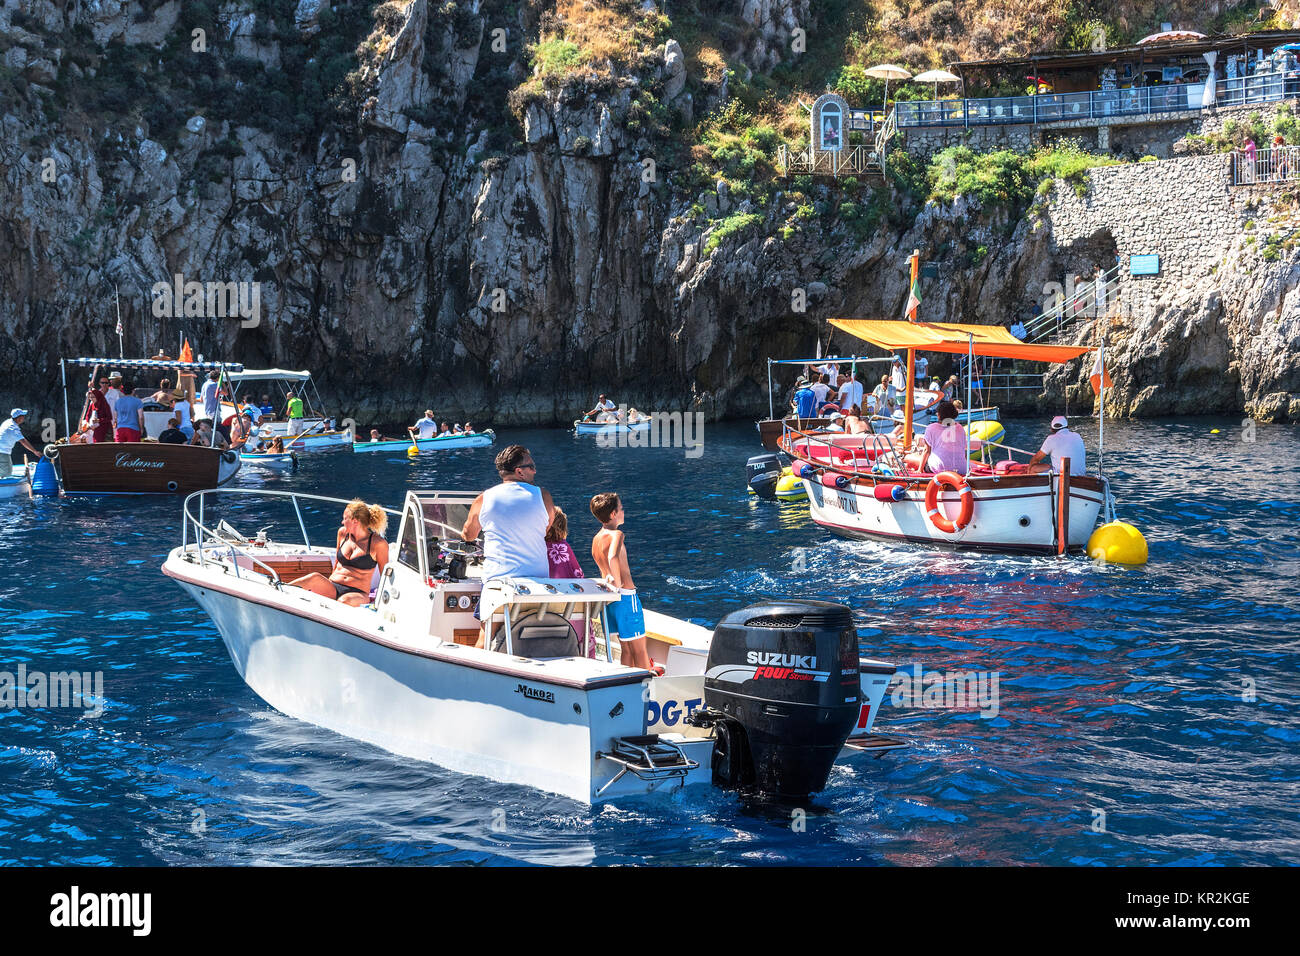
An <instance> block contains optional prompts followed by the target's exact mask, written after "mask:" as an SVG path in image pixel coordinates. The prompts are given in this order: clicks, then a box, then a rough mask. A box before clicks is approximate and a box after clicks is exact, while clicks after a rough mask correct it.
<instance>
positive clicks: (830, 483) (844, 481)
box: [821, 473, 849, 488]
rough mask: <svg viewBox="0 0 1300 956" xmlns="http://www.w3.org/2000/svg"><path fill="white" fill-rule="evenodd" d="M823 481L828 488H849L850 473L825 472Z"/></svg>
mask: <svg viewBox="0 0 1300 956" xmlns="http://www.w3.org/2000/svg"><path fill="white" fill-rule="evenodd" d="M821 482H822V484H823V485H825V486H826V487H827V488H847V487H848V486H849V477H848V475H834V474H829V473H828V474H825V475H822V477H821Z"/></svg>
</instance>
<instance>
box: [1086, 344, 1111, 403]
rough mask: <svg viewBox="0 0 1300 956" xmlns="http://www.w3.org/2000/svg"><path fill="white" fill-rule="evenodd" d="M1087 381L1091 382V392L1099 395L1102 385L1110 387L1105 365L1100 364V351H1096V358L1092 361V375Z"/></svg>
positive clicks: (1108, 374)
mask: <svg viewBox="0 0 1300 956" xmlns="http://www.w3.org/2000/svg"><path fill="white" fill-rule="evenodd" d="M1088 381H1090V382H1092V394H1094V395H1100V394H1101V389H1102V386H1103V385H1104V386H1105V387H1106V388H1110V387H1111V381H1110V373H1109V372H1107V371H1106V366H1105V365H1103V364H1102V361H1101V352H1098V353H1097V358H1096V359H1095V360H1094V361H1093V363H1092V375H1091V376H1089V378H1088Z"/></svg>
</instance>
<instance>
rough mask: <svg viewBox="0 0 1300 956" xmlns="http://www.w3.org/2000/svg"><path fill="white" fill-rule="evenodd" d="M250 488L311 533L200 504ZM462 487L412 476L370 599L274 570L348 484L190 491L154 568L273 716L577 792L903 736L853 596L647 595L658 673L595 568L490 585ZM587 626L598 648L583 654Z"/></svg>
mask: <svg viewBox="0 0 1300 956" xmlns="http://www.w3.org/2000/svg"><path fill="white" fill-rule="evenodd" d="M249 495H261V496H267V497H268V499H270V498H275V499H278V502H279V504H280V506H281V507H284V506H285V505H286V504H287V505H291V510H289V515H290V516H291V517H290V522H291V523H292V525H296V527H297V528H299V529H300V530H301V531H302V534H303V538H304V540H303V541H302V542H300V543H295V544H284V543H281V542H279V541H274V540H272V539H271V537H270V536H269V535H268V534H267V533H266V531H267V530H269V529H263V532H261V533H259V534H258V536H257V538H256V539H254V540H249V539H248V538H246V537H244V536H242V535H240V534H238V533H237V532H235V531H234V530H233V528H231V526H229V525H228V524H226V523H225V522H224V521H222V522H220V523H219V524H217V530H215V531H214V530H212V529H211V528H209V527H208V524H206V523H205V522H207V523H215V522H216V521H217V518H216V517H215V516H214V515H215V512H216V510H217V509H218V507H219V506H220V505H221V504H222V503H223V500H224V499H229V498H232V497H234V498H237V500H235V501H234V502H233V503H232V504H233V506H234V507H233V511H232V514H238V515H240V516H242V517H243V518H244V520H247V518H248V516H249V514H250V510H249V507H248V500H247V497H246V496H249ZM474 497H475V494H474V493H473V492H448V491H427V492H410V493H408V494H407V497H406V501H405V504H404V507H403V510H402V512H401V524H400V528H399V531H398V536H397V540H396V542H395V544H394V545H393V547H392V548H391V560H390V562H389V563H388V564H387V566H385V567H384V568H383V570H382V573H380V569H378V568H376V575H375V578H374V579H373V580H372V588H373V590H372V594H371V603H370V604H368V605H366V606H363V607H351V606H348V605H344V604H341V603H339V602H337V601H334V600H331V599H328V598H324V597H320V596H318V595H316V594H314V593H312V592H309V591H306V590H304V589H301V588H297V587H293V586H292V585H289V584H287V583H286V582H287V581H289V580H292V579H293V578H295V577H298V576H299V575H302V574H305V573H307V572H309V571H313V570H315V571H320V572H321V573H323V574H329V572H330V570H331V566H332V561H333V555H334V539H333V536H331V537H330V539H329V541H328V542H326V543H325V545H319V544H318V545H312V544H311V543H310V541H309V540H307V534H308V532H307V526H306V524H305V523H304V520H303V514H304V511H307V512H309V513H315V514H320V513H321V511H320V508H321V506H322V505H324V506H326V507H327V508H328V509H329V511H330V512H332V511H333V509H334V507H335V506H337V507H339V508H341V507H342V506H343V505H345V504H346V502H344V501H343V500H342V499H333V498H320V497H318V496H310V495H293V494H289V493H286V492H279V493H276V492H266V491H253V490H238V491H236V490H231V491H226V490H222V491H220V492H205V493H201V494H197V495H193V496H191V497H190V498H189V499H187V500H186V503H185V507H184V528H185V530H184V538H183V542H182V544H181V546H180V547H178V548H175V549H174V550H173V551H172V552H171V553H170V554H169V555H168V557H167V560H166V562H165V563H164V565H163V569H162V570H163V573H164V574H166V575H167V576H168V577H170V578H172V579H173V580H175V581H176V582H177V583H178V584H179V585H180V586H181V587H182V588H184V589H185V591H186V592H188V593H189V594H190V595H191V596H192V597H193V598H194V600H195V601H196V602H197V603H198V604H199V605H200V606H202V607H203V608H204V610H205V611H207V613H208V614H209V615H210V616H211V617H212V619H213V621H214V623H215V624H216V627H217V629H218V630H219V631H220V633H221V636H222V639H223V640H224V641H225V643H226V646H227V649H228V650H229V652H230V656H231V659H232V660H233V662H234V664H235V667H236V668H237V669H238V671H239V673H240V675H241V676H242V677H243V678H244V680H245V681H246V682H247V683H248V685H249V687H251V688H252V689H253V691H255V692H256V693H257V694H258V695H259V696H260V697H262V698H263V699H264V700H265V701H266V702H267V703H269V704H270V705H271V706H273V707H275V708H276V709H278V710H280V711H282V712H284V713H285V714H288V715H290V716H292V717H295V718H298V719H301V720H305V721H308V722H310V723H313V724H316V725H319V726H321V727H325V728H328V729H330V730H333V731H335V732H338V733H340V734H344V735H347V736H350V737H354V738H357V739H359V740H364V741H367V742H369V743H372V744H375V745H376V746H379V747H382V748H384V749H386V750H389V751H391V752H392V753H395V754H398V755H401V756H404V757H409V758H413V759H418V760H426V761H430V762H433V763H436V764H439V765H441V766H444V767H447V768H449V769H452V770H455V771H459V772H462V773H468V774H477V775H480V776H483V777H488V778H490V779H493V780H498V781H502V782H507V783H514V784H523V785H527V786H531V787H536V788H538V789H541V790H546V791H550V792H554V793H559V794H563V795H566V796H569V797H572V798H573V799H575V800H579V801H583V802H587V803H594V802H599V801H603V800H608V799H611V798H614V797H623V796H628V795H632V794H643V793H647V792H651V791H657V790H661V789H670V788H675V787H678V786H685V785H688V784H699V783H707V782H710V781H712V782H713V783H715V784H717V785H720V786H724V787H734V788H741V789H754V790H757V791H759V792H760V793H765V794H776V795H780V796H795V795H806V794H807V793H809V792H814V791H816V790H819V789H821V788H822V787H823V786H824V785H825V781H826V778H827V775H828V774H829V772H830V769H831V766H832V765H833V763H834V762H835V761H836V760H837V759H840V758H841V756H844V755H848V754H852V753H854V752H857V751H867V752H872V753H881V752H884V751H887V750H892V749H897V748H899V747H902V746H905V745H906V744H905V743H904V742H903V741H901V740H899V739H898V738H893V737H886V736H884V735H879V734H875V733H873V730H872V728H873V725H874V722H875V718H876V714H877V711H878V709H879V706H880V702H881V700H882V699H883V697H884V693H885V690H886V688H887V686H888V684H889V681H890V678H891V677H892V675H893V674H894V671H895V667H894V665H892V664H887V663H883V662H880V661H873V660H866V659H861V658H859V654H858V645H857V632H856V630H855V629H854V627H853V624H852V617H851V614H850V613H849V611H848V609H847V608H844V607H842V606H841V605H834V604H827V603H824V602H810V601H789V602H776V603H773V604H770V605H761V606H758V607H754V608H747V609H745V610H743V611H738V612H735V613H733V614H731V615H728V616H727V617H726V618H725V619H724V620H723V621H722V622H721V623H720V624H719V625H718V627H717V629H716V630H715V631H713V632H712V633H711V632H710V631H708V630H707V629H705V628H703V627H700V626H698V625H696V624H692V623H690V622H687V621H682V620H677V619H674V618H672V617H669V616H668V615H665V614H660V613H656V612H654V611H649V610H647V611H646V625H647V630H648V635H647V643H648V650H649V652H650V654H651V656H652V657H653V658H654V659H655V660H656V661H658V662H660V664H661V665H662V667H663V669H664V673H663V675H662V676H660V675H656V674H652V673H650V672H649V671H646V670H642V669H639V668H632V667H625V666H623V665H621V664H620V663H619V662H618V652H617V651H618V649H617V647H616V646H612V645H613V644H614V643H615V642H606V641H605V640H604V637H603V635H604V633H606V630H605V626H604V624H605V615H604V610H605V608H606V607H607V606H608V605H609V604H610V603H611V602H613V601H616V600H618V599H619V595H618V593H617V592H615V591H613V590H611V589H609V588H607V587H606V586H605V585H604V584H603V583H602V582H600V581H596V580H592V579H534V578H510V579H506V580H498V581H491V582H488V583H487V584H484V582H483V580H482V578H481V573H480V566H479V562H480V561H481V551H478V550H477V549H476V547H475V546H474V545H472V544H466V543H465V542H462V541H460V539H459V529H460V528H461V526H462V524H463V522H464V520H465V518H466V516H467V514H468V510H469V507H470V504H471V503H472V502H473V500H474ZM226 503H231V502H228V501H227V502H226ZM271 503H272V504H274V502H271ZM304 504H305V505H306V507H305V508H304V507H303V505H304ZM390 514H396V512H390ZM295 519H296V521H295ZM292 525H291V526H292ZM476 609H478V610H479V611H480V613H481V616H482V618H483V619H484V620H489V621H492V622H493V624H494V626H496V625H499V626H498V627H497V630H496V632H495V634H494V637H493V639H492V641H491V642H490V645H491V646H490V647H489V648H486V649H483V648H476V647H474V646H473V645H474V643H475V640H476V638H477V636H478V634H479V628H478V621H477V620H476V618H475V610H476ZM589 628H591V629H592V631H594V633H595V634H596V639H595V641H594V645H595V651H594V656H587V655H586V654H584V649H585V648H587V647H590V646H591V642H589V641H588V639H587V635H588V633H589V630H588V629H589ZM587 653H591V652H590V651H588V652H587Z"/></svg>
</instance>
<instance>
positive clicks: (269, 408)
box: [260, 395, 275, 418]
mask: <svg viewBox="0 0 1300 956" xmlns="http://www.w3.org/2000/svg"><path fill="white" fill-rule="evenodd" d="M260 410H261V412H262V417H263V418H267V417H271V416H274V415H275V405H273V404H272V403H271V396H270V395H263V396H262V404H261V408H260Z"/></svg>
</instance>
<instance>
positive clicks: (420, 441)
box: [352, 428, 497, 452]
mask: <svg viewBox="0 0 1300 956" xmlns="http://www.w3.org/2000/svg"><path fill="white" fill-rule="evenodd" d="M496 439H497V436H496V432H494V431H493V430H492V429H490V428H489V429H487V430H486V431H481V432H474V434H472V435H455V434H448V435H436V436H434V437H433V438H417V439H415V447H416V448H418V449H420V451H443V450H445V449H448V448H482V447H484V446H485V445H490V444H492V443H493V442H494V441H496ZM411 443H412V442H411V439H409V438H401V439H395V440H393V441H359V442H355V443H354V444H353V445H352V450H353V451H387V452H401V451H406V450H408V449H409V448H410V447H411Z"/></svg>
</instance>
